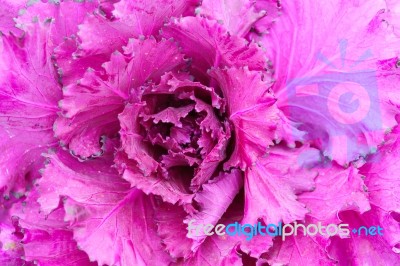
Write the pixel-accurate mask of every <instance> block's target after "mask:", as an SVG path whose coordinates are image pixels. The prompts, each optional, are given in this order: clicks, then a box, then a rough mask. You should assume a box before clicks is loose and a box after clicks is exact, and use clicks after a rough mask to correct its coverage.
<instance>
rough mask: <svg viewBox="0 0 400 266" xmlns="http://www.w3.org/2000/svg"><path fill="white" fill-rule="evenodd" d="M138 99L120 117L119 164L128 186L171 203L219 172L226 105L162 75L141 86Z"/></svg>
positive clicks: (208, 91)
mask: <svg viewBox="0 0 400 266" xmlns="http://www.w3.org/2000/svg"><path fill="white" fill-rule="evenodd" d="M142 91H143V92H142V95H141V97H140V98H141V99H140V100H139V101H138V102H136V103H132V104H128V105H127V106H126V107H125V109H124V111H123V112H122V113H121V114H120V115H119V121H120V124H121V131H120V136H121V143H122V148H123V151H124V152H125V155H127V158H128V159H130V160H129V161H128V162H127V163H125V164H124V162H126V160H123V159H121V161H119V160H118V158H121V157H123V156H124V155H122V154H121V153H120V154H119V156H118V155H117V164H118V163H119V164H120V165H122V164H124V165H125V166H122V168H126V169H125V170H127V171H126V172H125V174H124V178H125V179H127V180H128V181H130V182H131V184H132V185H134V186H137V187H138V188H140V189H142V190H144V191H145V192H148V193H150V192H152V193H156V194H159V195H161V196H163V198H164V199H165V200H167V201H168V202H171V203H176V202H177V201H180V202H181V203H190V202H191V194H192V193H193V192H195V191H197V190H198V189H199V188H200V186H201V185H202V184H204V183H205V182H207V181H208V180H209V179H210V178H212V177H213V176H214V175H215V174H216V172H218V170H220V169H221V167H220V166H221V162H223V161H224V159H226V156H227V153H226V150H227V147H228V144H229V141H230V140H231V127H230V125H229V122H228V120H227V116H226V111H225V101H224V100H223V98H222V95H221V96H220V95H219V94H218V93H217V92H216V91H215V90H214V88H211V87H207V86H204V85H202V84H201V83H199V82H193V81H191V80H190V79H183V80H179V79H177V78H176V77H175V76H174V75H173V74H172V73H168V74H166V75H165V76H164V77H163V79H162V80H161V82H160V84H158V85H150V86H145V87H142Z"/></svg>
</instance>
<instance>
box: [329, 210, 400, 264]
mask: <svg viewBox="0 0 400 266" xmlns="http://www.w3.org/2000/svg"><path fill="white" fill-rule="evenodd" d="M376 211H378V212H376ZM370 212H373V214H371V215H369V213H368V212H367V213H365V214H364V215H359V214H357V213H356V212H352V211H348V212H343V213H342V214H341V215H340V217H341V218H342V220H343V223H347V224H350V228H357V229H358V228H359V227H360V226H367V227H370V226H378V225H381V226H382V224H379V223H378V224H377V222H378V221H377V219H376V217H379V216H380V214H379V210H374V209H373V210H371V211H370ZM388 218H389V217H387V218H386V219H385V220H386V221H385V220H383V221H384V222H386V223H387V222H388V221H389V219H388ZM386 225H389V224H388V223H387V224H386ZM392 226H393V225H392ZM389 228H390V227H386V226H385V228H384V229H383V231H381V232H383V234H384V235H385V234H391V233H393V230H390V229H389ZM388 229H389V230H388ZM395 230H396V231H397V240H399V238H398V236H399V235H398V233H399V224H398V222H397V228H396V229H395ZM363 232H364V231H363ZM350 234H351V237H350V238H343V239H341V238H339V237H333V238H332V240H331V244H330V245H329V246H328V248H327V251H328V253H329V254H330V255H331V256H332V257H333V258H334V259H336V260H338V261H339V262H340V263H341V264H343V265H348V264H351V265H368V264H379V265H385V266H386V265H387V266H389V265H396V264H397V263H398V262H399V259H400V254H398V250H397V254H396V253H395V252H394V251H392V248H391V246H390V244H389V243H388V242H386V239H385V237H384V236H380V235H376V236H365V233H361V234H360V235H357V234H353V233H350ZM361 247H362V248H361Z"/></svg>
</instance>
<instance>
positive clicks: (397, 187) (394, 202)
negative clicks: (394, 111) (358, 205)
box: [360, 127, 400, 213]
mask: <svg viewBox="0 0 400 266" xmlns="http://www.w3.org/2000/svg"><path fill="white" fill-rule="evenodd" d="M399 133H400V128H399V127H396V128H395V130H394V131H393V133H391V134H390V135H389V136H388V138H387V142H386V143H385V145H383V146H382V147H381V148H380V150H379V152H378V153H377V154H375V155H373V156H371V158H369V160H368V162H367V164H365V165H364V166H362V167H361V168H360V173H361V174H363V175H364V176H365V181H364V182H365V185H366V186H367V187H368V191H369V199H370V201H371V203H372V204H374V205H375V206H378V207H379V208H381V209H383V210H385V211H387V212H391V211H395V212H399V213H400V196H399V195H400V178H399V176H398V175H397V171H398V170H399V167H400V163H399V162H398V161H397V160H394V158H398V156H400V138H399V136H400V135H399Z"/></svg>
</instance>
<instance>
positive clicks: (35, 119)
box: [0, 25, 61, 192]
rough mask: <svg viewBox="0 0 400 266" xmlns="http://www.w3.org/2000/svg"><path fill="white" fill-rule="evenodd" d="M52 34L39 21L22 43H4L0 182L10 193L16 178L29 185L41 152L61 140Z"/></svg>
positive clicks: (0, 91) (11, 40)
mask: <svg viewBox="0 0 400 266" xmlns="http://www.w3.org/2000/svg"><path fill="white" fill-rule="evenodd" d="M47 33H48V28H44V27H41V26H39V25H38V26H37V27H35V28H34V30H33V31H32V33H30V34H27V35H26V36H25V39H24V41H23V42H22V41H20V40H18V39H16V38H14V37H5V36H3V38H2V40H1V43H0V50H1V53H0V54H1V60H0V71H1V72H2V73H3V74H2V75H1V77H0V136H1V138H0V148H1V149H2V153H1V155H0V187H1V188H4V187H6V189H7V192H8V191H10V190H11V189H12V188H13V186H14V184H15V183H18V184H19V186H20V188H21V186H22V187H24V186H25V184H24V182H25V178H26V179H27V180H29V179H31V178H36V177H37V176H38V170H39V168H40V167H41V164H42V163H43V160H42V159H40V154H41V153H42V152H44V151H46V150H47V149H49V148H51V147H53V146H55V145H56V140H55V139H54V138H53V131H52V126H53V122H54V120H55V119H56V116H57V114H56V112H57V110H58V108H57V101H58V100H59V99H60V97H61V89H60V87H59V84H58V83H57V82H56V79H55V73H54V69H53V66H52V64H51V60H50V51H49V50H47V49H48V44H47V40H48V39H47V38H48V37H47ZM31 51H38V52H37V53H36V54H32V53H31ZM16 189H17V188H16Z"/></svg>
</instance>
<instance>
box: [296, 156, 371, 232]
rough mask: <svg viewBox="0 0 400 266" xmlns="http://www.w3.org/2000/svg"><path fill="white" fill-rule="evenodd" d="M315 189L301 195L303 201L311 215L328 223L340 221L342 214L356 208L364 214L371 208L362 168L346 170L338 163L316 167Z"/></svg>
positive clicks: (300, 198)
mask: <svg viewBox="0 0 400 266" xmlns="http://www.w3.org/2000/svg"><path fill="white" fill-rule="evenodd" d="M315 171H318V177H317V178H316V179H315V190H313V191H311V192H305V193H303V194H301V195H299V201H300V202H302V203H304V204H305V205H306V206H307V208H308V209H309V210H310V213H309V216H312V217H314V218H315V219H316V220H317V221H323V222H325V223H326V224H330V223H338V222H339V220H338V213H339V212H340V211H343V210H355V211H359V212H361V213H363V212H365V211H368V210H370V209H371V207H370V205H369V201H368V195H367V193H366V192H365V190H366V187H365V185H364V182H363V180H362V179H361V175H360V174H359V173H358V170H357V169H355V168H354V167H352V166H351V167H349V168H347V169H343V168H342V167H341V166H339V165H337V164H336V163H332V164H328V165H326V166H325V167H324V168H322V167H321V168H318V167H317V168H315Z"/></svg>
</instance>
